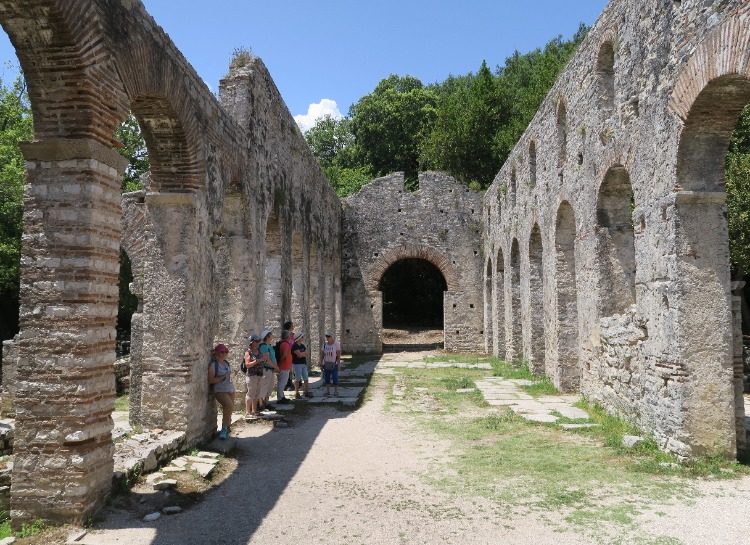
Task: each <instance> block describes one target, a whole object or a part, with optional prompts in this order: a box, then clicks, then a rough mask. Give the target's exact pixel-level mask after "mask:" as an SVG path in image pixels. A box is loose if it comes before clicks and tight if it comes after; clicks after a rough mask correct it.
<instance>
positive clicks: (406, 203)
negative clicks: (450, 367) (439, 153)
mask: <svg viewBox="0 0 750 545" xmlns="http://www.w3.org/2000/svg"><path fill="white" fill-rule="evenodd" d="M480 213H481V194H480V193H478V192H475V191H472V190H470V189H467V188H466V186H465V185H463V184H461V183H459V182H457V181H456V180H455V179H453V178H452V177H450V176H448V175H447V174H443V173H439V172H423V173H420V175H419V189H418V190H417V191H414V192H410V191H408V190H406V189H405V188H404V176H403V173H396V174H392V175H390V176H386V177H384V178H378V179H376V180H373V181H372V182H370V183H369V184H368V185H366V186H365V187H363V188H362V189H361V190H360V191H359V192H358V193H357V194H355V195H352V196H351V197H348V198H346V199H345V200H344V224H343V225H344V243H343V276H342V279H343V280H342V282H343V305H344V309H343V312H344V315H343V334H342V338H343V345H344V346H345V347H346V349H347V350H351V351H353V352H380V351H382V341H381V331H382V324H383V317H382V292H380V291H379V288H378V284H379V283H380V280H381V278H382V276H383V274H384V273H385V272H386V271H387V269H388V267H389V266H390V265H392V264H393V263H395V262H397V261H398V260H400V259H405V258H421V259H425V260H427V261H429V262H430V263H432V264H433V265H435V266H436V267H437V268H438V269H439V270H440V271H441V272H442V274H443V277H444V278H445V280H446V283H447V285H448V291H446V292H445V293H444V298H443V301H444V305H443V309H444V335H445V349H446V350H449V351H470V352H475V351H477V350H480V349H481V348H480V347H479V346H478V340H477V339H479V338H481V337H480V334H481V333H482V329H483V326H482V323H481V311H480V309H481V302H482V299H481V287H480V281H481V265H482V260H481V255H480V252H481V238H480V237H481V233H480V228H481V225H480V219H479V218H480Z"/></svg>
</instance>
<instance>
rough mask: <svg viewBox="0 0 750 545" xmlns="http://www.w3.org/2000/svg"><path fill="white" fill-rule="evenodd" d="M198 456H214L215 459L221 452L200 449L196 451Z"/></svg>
mask: <svg viewBox="0 0 750 545" xmlns="http://www.w3.org/2000/svg"><path fill="white" fill-rule="evenodd" d="M198 456H199V457H200V458H214V459H216V458H218V457H219V456H221V454H219V453H218V452H208V451H207V450H202V451H200V452H199V453H198Z"/></svg>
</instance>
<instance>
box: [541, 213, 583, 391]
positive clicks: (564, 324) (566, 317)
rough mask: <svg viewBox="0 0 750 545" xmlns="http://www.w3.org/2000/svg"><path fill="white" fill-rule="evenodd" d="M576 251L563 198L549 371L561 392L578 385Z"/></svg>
mask: <svg viewBox="0 0 750 545" xmlns="http://www.w3.org/2000/svg"><path fill="white" fill-rule="evenodd" d="M575 252H576V219H575V212H574V211H573V207H572V206H571V205H570V203H569V202H568V201H563V202H562V203H560V206H559V208H558V211H557V221H556V229H555V283H556V288H557V289H556V295H557V304H556V311H557V316H556V330H557V361H554V362H552V363H553V364H554V368H553V369H552V370H551V373H550V374H551V376H552V378H553V381H554V383H555V386H556V387H557V388H559V389H560V390H563V391H574V390H576V389H578V386H579V384H580V369H579V364H578V291H577V283H576V255H575ZM549 371H550V370H549V369H548V372H549Z"/></svg>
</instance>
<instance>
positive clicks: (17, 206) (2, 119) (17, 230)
mask: <svg viewBox="0 0 750 545" xmlns="http://www.w3.org/2000/svg"><path fill="white" fill-rule="evenodd" d="M32 137H33V123H32V118H31V106H30V104H29V97H28V93H27V92H26V82H25V81H24V79H23V77H21V76H19V77H17V78H16V79H15V81H13V82H11V83H6V82H4V81H1V80H0V340H2V339H9V338H11V337H12V336H13V335H15V333H16V331H18V293H19V287H20V280H19V279H20V275H19V273H20V262H21V233H22V231H23V227H22V225H23V223H22V217H23V181H24V164H25V163H24V158H23V155H22V154H21V149H20V148H19V146H18V143H19V142H26V141H29V140H31V139H32Z"/></svg>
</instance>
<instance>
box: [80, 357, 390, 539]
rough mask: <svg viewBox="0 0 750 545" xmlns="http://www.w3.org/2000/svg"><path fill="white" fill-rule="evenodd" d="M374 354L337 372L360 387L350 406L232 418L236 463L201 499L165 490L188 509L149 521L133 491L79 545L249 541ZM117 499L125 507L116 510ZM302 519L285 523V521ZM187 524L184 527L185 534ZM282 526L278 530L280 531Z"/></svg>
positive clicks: (342, 410) (349, 410)
mask: <svg viewBox="0 0 750 545" xmlns="http://www.w3.org/2000/svg"><path fill="white" fill-rule="evenodd" d="M374 358H376V356H371V357H368V358H355V359H354V360H349V364H348V365H347V367H349V369H348V373H346V375H348V376H344V377H342V381H341V382H342V386H343V385H344V383H345V381H346V379H347V378H350V377H357V378H359V379H360V384H359V386H363V390H362V392H361V394H360V397H359V402H358V404H357V405H356V406H355V407H342V406H339V405H336V404H327V403H326V404H323V403H322V404H316V405H313V404H302V403H300V404H299V405H298V406H297V407H295V409H294V410H293V411H289V412H287V413H286V414H285V415H284V416H285V418H286V420H287V422H288V423H289V427H273V428H270V429H269V430H268V431H267V432H265V433H263V431H262V430H258V427H260V426H263V424H250V423H242V422H241V423H238V424H237V425H236V426H237V428H236V431H235V432H234V433H233V435H236V436H237V437H236V439H237V446H236V448H235V450H234V452H233V453H232V454H231V455H230V456H231V457H232V458H235V459H236V460H237V467H236V468H235V469H234V470H233V471H232V472H231V474H230V475H229V476H228V477H226V478H225V479H224V480H223V482H221V484H219V485H218V486H217V487H216V488H214V489H212V490H210V491H209V492H207V493H205V494H203V497H198V496H197V495H196V494H195V493H180V492H179V491H172V492H171V495H170V500H169V505H178V506H190V507H187V508H186V509H185V511H183V512H182V513H179V514H177V515H173V516H165V515H163V516H162V517H161V518H160V519H159V520H158V521H157V522H155V523H145V522H143V521H142V517H143V511H144V510H145V506H144V508H141V509H140V510H139V509H137V507H136V508H135V509H134V508H133V507H134V506H137V505H138V503H139V502H141V501H143V502H145V499H144V498H141V497H139V495H138V494H136V493H134V494H133V495H132V497H130V498H128V501H127V502H122V501H116V502H114V505H113V506H112V507H110V508H109V509H107V510H106V511H105V512H104V513H102V516H103V520H102V522H100V523H98V524H96V526H95V527H94V528H92V532H91V533H90V534H89V535H88V536H86V537H85V538H84V539H83V540H82V541H81V543H82V544H94V543H96V544H97V545H105V544H110V543H127V544H129V545H130V544H133V545H136V544H138V545H140V544H149V545H187V544H202V545H203V544H222V545H228V544H234V543H237V544H246V543H248V542H249V541H250V540H251V539H252V537H253V535H254V534H255V532H256V531H257V530H258V528H259V527H260V525H261V524H262V522H263V520H264V519H265V518H266V516H267V515H268V514H269V513H270V511H271V510H272V509H273V508H274V506H275V505H276V503H277V501H278V500H279V498H280V497H281V495H282V494H283V493H284V491H285V489H286V488H287V487H288V486H290V483H292V482H293V481H294V478H295V475H296V474H297V472H298V470H299V468H300V466H301V465H302V463H303V461H304V460H305V458H306V456H307V455H308V453H309V452H310V449H311V448H312V446H313V444H314V443H315V441H316V439H317V438H318V436H319V435H320V433H321V431H322V430H323V428H324V427H325V426H326V424H327V423H328V422H329V421H331V420H335V419H340V418H348V417H349V416H351V415H352V414H353V412H354V411H356V410H358V408H359V406H360V405H361V403H362V400H363V399H364V398H365V395H366V393H367V390H368V388H369V386H370V383H371V380H372V376H373V371H374V369H375V367H376V366H377V363H378V362H377V361H374ZM362 379H365V382H364V384H361V380H362ZM332 462H333V463H335V461H332ZM319 470H320V479H321V482H322V479H324V478H325V472H326V467H320V468H319ZM191 504H192V505H191ZM118 505H119V506H120V508H119V509H118ZM123 505H129V506H130V507H129V508H128V507H126V508H125V509H123V508H122V506H123ZM315 507H316V506H315V505H310V515H309V516H310V517H314V516H316V515H315ZM304 522H305V521H304V520H300V521H289V524H290V525H293V524H298V523H299V524H304ZM186 526H187V527H188V528H189V530H188V531H187V532H186ZM283 530H284V529H283V528H280V529H279V531H280V533H281V532H282V531H283ZM97 531H104V532H102V533H99V532H97ZM188 534H189V536H188ZM186 536H187V537H186Z"/></svg>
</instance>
